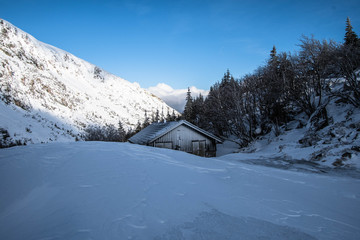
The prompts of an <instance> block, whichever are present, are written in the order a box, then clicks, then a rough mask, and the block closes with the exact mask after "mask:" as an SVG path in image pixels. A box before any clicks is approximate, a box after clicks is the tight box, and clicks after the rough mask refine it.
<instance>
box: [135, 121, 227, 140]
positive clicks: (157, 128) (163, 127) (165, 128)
mask: <svg viewBox="0 0 360 240" xmlns="http://www.w3.org/2000/svg"><path fill="white" fill-rule="evenodd" d="M181 125H185V126H187V127H189V128H192V129H193V130H194V131H197V132H199V133H201V134H203V135H205V136H207V137H209V138H212V139H214V140H215V141H217V142H219V143H222V140H221V139H220V138H218V137H216V136H214V135H213V134H211V133H209V132H207V131H205V130H204V129H201V128H199V127H197V126H195V125H194V124H191V123H189V122H188V121H185V120H180V121H177V122H164V123H152V124H150V125H149V126H147V127H146V128H144V129H143V130H141V131H140V132H138V133H137V134H135V135H134V136H132V137H131V138H130V139H129V142H131V143H137V144H142V145H145V144H148V143H151V142H153V141H155V140H156V139H158V138H160V137H162V136H164V135H165V134H167V133H168V132H170V131H172V130H173V129H175V128H177V127H179V126H181Z"/></svg>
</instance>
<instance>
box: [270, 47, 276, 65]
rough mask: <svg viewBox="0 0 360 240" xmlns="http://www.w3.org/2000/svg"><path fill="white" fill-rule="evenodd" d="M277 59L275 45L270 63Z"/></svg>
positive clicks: (271, 52)
mask: <svg viewBox="0 0 360 240" xmlns="http://www.w3.org/2000/svg"><path fill="white" fill-rule="evenodd" d="M276 61H277V52H276V47H275V45H274V46H273V49H272V50H271V51H270V61H269V62H270V63H274V62H276Z"/></svg>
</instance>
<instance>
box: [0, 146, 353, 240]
mask: <svg viewBox="0 0 360 240" xmlns="http://www.w3.org/2000/svg"><path fill="white" fill-rule="evenodd" d="M236 156H237V157H239V156H240V155H239V154H233V155H227V156H224V157H222V158H213V159H207V158H200V157H197V156H193V155H189V154H186V153H183V152H178V151H172V150H166V149H158V148H151V147H144V146H138V145H131V144H129V143H125V144H124V143H122V144H120V143H99V142H76V143H70V142H69V143H53V144H44V145H38V144H35V145H30V146H22V147H13V148H8V149H0V192H1V194H0V203H1V204H0V239H7V240H11V239H29V240H30V239H171V240H173V239H358V236H359V235H360V180H359V179H357V178H353V177H348V176H334V175H331V174H330V175H329V174H314V173H311V172H304V171H289V170H283V169H277V168H273V167H272V168H270V167H266V166H260V165H249V164H245V163H242V162H241V161H239V159H237V158H236Z"/></svg>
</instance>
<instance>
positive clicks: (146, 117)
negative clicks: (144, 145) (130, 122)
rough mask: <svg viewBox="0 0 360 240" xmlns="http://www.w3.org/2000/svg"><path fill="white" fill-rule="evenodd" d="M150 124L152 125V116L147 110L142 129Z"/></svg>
mask: <svg viewBox="0 0 360 240" xmlns="http://www.w3.org/2000/svg"><path fill="white" fill-rule="evenodd" d="M149 125H150V118H149V117H148V115H147V111H146V110H145V119H144V122H143V124H142V129H144V128H146V127H147V126H149Z"/></svg>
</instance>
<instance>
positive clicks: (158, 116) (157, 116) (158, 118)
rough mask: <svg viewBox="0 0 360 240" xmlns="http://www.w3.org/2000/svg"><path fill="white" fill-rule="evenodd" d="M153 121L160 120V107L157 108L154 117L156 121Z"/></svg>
mask: <svg viewBox="0 0 360 240" xmlns="http://www.w3.org/2000/svg"><path fill="white" fill-rule="evenodd" d="M153 122H156V123H157V122H160V114H159V109H156V113H155V117H154V121H153Z"/></svg>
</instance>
